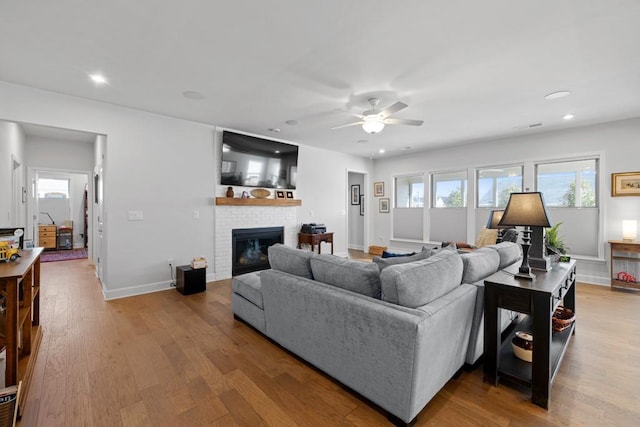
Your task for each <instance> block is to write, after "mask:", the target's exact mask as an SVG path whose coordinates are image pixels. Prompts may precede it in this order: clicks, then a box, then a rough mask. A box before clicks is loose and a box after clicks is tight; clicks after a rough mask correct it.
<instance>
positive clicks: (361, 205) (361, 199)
mask: <svg viewBox="0 0 640 427" xmlns="http://www.w3.org/2000/svg"><path fill="white" fill-rule="evenodd" d="M360 216H364V194H361V195H360Z"/></svg>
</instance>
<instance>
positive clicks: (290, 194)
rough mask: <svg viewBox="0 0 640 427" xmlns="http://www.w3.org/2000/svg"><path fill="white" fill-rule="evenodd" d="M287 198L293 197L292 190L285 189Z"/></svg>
mask: <svg viewBox="0 0 640 427" xmlns="http://www.w3.org/2000/svg"><path fill="white" fill-rule="evenodd" d="M287 199H293V191H287Z"/></svg>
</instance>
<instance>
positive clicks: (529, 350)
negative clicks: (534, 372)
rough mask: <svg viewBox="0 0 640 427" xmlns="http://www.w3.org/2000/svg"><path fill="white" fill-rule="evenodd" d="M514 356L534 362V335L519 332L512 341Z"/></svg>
mask: <svg viewBox="0 0 640 427" xmlns="http://www.w3.org/2000/svg"><path fill="white" fill-rule="evenodd" d="M511 347H512V348H513V354H514V355H515V356H516V357H517V358H518V359H520V360H524V361H525V362H531V360H533V335H531V333H530V332H524V331H517V332H516V334H515V336H514V337H513V339H512V340H511Z"/></svg>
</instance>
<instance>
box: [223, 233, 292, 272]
mask: <svg viewBox="0 0 640 427" xmlns="http://www.w3.org/2000/svg"><path fill="white" fill-rule="evenodd" d="M276 243H284V227H262V228H240V229H237V228H236V229H233V230H231V247H232V249H231V274H232V275H233V276H237V275H239V274H244V273H249V272H251V271H258V270H266V269H268V268H269V256H268V253H267V250H268V248H269V246H271V245H274V244H276Z"/></svg>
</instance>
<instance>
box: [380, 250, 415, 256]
mask: <svg viewBox="0 0 640 427" xmlns="http://www.w3.org/2000/svg"><path fill="white" fill-rule="evenodd" d="M415 254H416V253H415V252H411V253H398V252H388V251H382V255H381V256H380V258H396V257H405V256H411V255H415Z"/></svg>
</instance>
